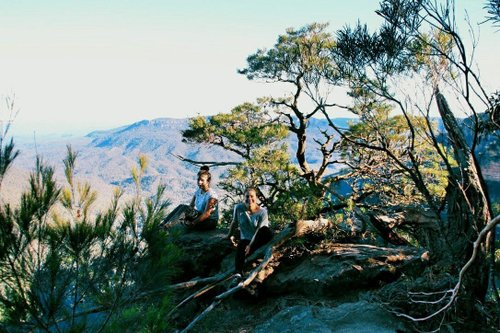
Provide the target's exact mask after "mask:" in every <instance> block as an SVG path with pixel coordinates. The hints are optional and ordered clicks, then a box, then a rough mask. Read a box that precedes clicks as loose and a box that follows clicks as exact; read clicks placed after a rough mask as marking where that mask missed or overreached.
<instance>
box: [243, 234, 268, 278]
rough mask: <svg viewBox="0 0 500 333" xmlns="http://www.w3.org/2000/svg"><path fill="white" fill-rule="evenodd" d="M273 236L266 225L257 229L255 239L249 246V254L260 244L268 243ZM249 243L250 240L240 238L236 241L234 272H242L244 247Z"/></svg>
mask: <svg viewBox="0 0 500 333" xmlns="http://www.w3.org/2000/svg"><path fill="white" fill-rule="evenodd" d="M272 238H273V232H272V231H271V229H269V228H268V227H262V228H259V230H257V235H255V240H254V242H253V243H252V246H251V247H250V253H249V254H248V255H250V254H252V253H254V252H255V250H257V249H258V248H259V247H261V246H262V245H264V244H266V243H268V242H269V241H270V240H271V239H272ZM248 244H250V240H248V239H241V240H240V241H239V242H238V247H237V248H236V257H235V259H234V267H235V270H236V273H242V271H243V266H245V257H246V256H245V249H246V247H247V245H248Z"/></svg>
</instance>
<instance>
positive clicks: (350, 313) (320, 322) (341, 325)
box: [253, 301, 408, 333]
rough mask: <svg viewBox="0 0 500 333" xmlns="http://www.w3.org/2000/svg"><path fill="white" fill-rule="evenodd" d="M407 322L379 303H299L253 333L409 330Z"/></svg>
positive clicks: (381, 332) (376, 332)
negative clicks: (326, 305) (316, 304)
mask: <svg viewBox="0 0 500 333" xmlns="http://www.w3.org/2000/svg"><path fill="white" fill-rule="evenodd" d="M407 331H408V330H407V328H405V326H404V324H403V323H402V322H401V320H399V319H398V318H396V317H395V316H393V315H392V314H390V313H388V312H387V311H385V310H384V309H382V308H381V307H379V306H377V305H376V304H372V303H368V302H366V301H359V302H355V303H344V304H342V305H339V306H337V307H334V308H328V307H320V306H306V305H296V306H292V307H289V308H286V309H283V310H281V311H280V312H278V313H277V314H276V315H274V316H273V317H272V318H271V319H269V320H268V321H266V322H264V323H262V324H260V325H257V326H256V327H255V329H254V330H253V332H254V333H274V332H276V333H278V332H279V333H292V332H316V333H330V332H335V333H352V332H356V333H394V332H407Z"/></svg>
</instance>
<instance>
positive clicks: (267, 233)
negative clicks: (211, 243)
mask: <svg viewBox="0 0 500 333" xmlns="http://www.w3.org/2000/svg"><path fill="white" fill-rule="evenodd" d="M238 227H239V229H240V240H239V242H237V250H236V257H235V262H234V266H235V272H236V273H237V274H238V275H239V276H240V277H241V274H242V272H243V267H244V265H245V258H246V257H247V256H249V255H250V254H252V253H253V252H255V250H257V249H258V248H259V247H261V246H262V245H264V244H266V243H267V242H269V241H270V240H271V239H272V238H273V232H272V231H271V229H270V228H269V219H268V215H267V209H266V208H265V207H261V206H260V205H259V204H258V199H257V189H256V188H254V187H249V188H247V190H246V192H245V202H244V203H239V204H236V205H235V207H234V211H233V220H232V222H231V225H230V227H229V232H228V235H227V238H228V239H230V240H231V242H233V244H236V240H235V237H234V235H233V234H234V232H235V230H236V228H238Z"/></svg>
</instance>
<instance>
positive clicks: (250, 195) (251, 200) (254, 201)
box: [245, 187, 258, 208]
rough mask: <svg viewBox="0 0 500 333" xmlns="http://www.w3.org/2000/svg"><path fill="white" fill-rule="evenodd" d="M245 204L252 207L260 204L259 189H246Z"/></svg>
mask: <svg viewBox="0 0 500 333" xmlns="http://www.w3.org/2000/svg"><path fill="white" fill-rule="evenodd" d="M245 206H247V208H252V207H256V206H258V198H257V189H256V188H255V187H248V188H247V190H246V191H245Z"/></svg>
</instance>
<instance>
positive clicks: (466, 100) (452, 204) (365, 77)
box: [324, 0, 495, 321]
mask: <svg viewBox="0 0 500 333" xmlns="http://www.w3.org/2000/svg"><path fill="white" fill-rule="evenodd" d="M377 13H378V14H379V15H380V16H382V17H383V18H384V20H385V23H384V24H383V26H382V27H381V28H380V29H379V31H377V32H376V33H374V34H370V33H369V32H368V29H367V28H366V26H362V25H358V26H356V27H355V28H350V27H347V28H345V29H343V30H341V31H339V32H338V34H337V37H338V38H337V47H336V48H335V50H334V57H335V59H336V62H337V64H338V65H339V67H340V71H341V72H342V73H343V77H344V78H345V80H346V84H347V85H348V86H349V87H350V88H351V89H352V91H353V93H352V96H353V97H354V99H355V101H356V103H359V105H363V106H365V108H362V110H363V114H365V113H368V114H371V113H372V110H373V109H372V108H370V107H369V104H370V103H371V104H373V103H380V102H382V103H385V104H388V105H390V106H391V107H393V108H394V109H395V111H396V112H398V113H399V114H400V115H401V116H400V117H401V118H400V119H401V120H404V122H405V123H406V124H405V127H406V128H407V130H408V131H407V134H406V135H407V140H406V142H405V145H404V147H397V149H396V150H395V149H394V147H391V146H390V144H388V143H389V142H390V136H389V135H387V134H384V133H381V132H380V131H378V130H377V131H376V134H377V135H378V136H379V139H378V140H377V141H372V142H367V141H366V140H363V137H362V136H360V135H359V133H357V134H356V133H355V134H356V135H355V136H352V134H353V133H352V132H349V133H347V132H344V131H341V130H340V129H337V130H338V132H339V133H340V134H341V135H342V137H343V138H344V139H345V140H347V141H348V142H350V143H351V144H353V145H360V146H361V147H363V149H371V150H373V151H379V152H383V153H384V154H385V155H386V156H387V158H389V159H390V160H391V161H392V163H394V164H395V165H397V166H398V168H400V169H401V170H402V171H403V173H404V174H405V176H406V177H408V178H409V179H411V181H412V182H413V183H414V185H415V188H416V189H417V190H418V192H419V193H420V195H422V197H423V198H424V199H425V207H426V208H427V209H429V210H430V212H431V213H432V214H433V215H434V219H433V222H432V223H431V226H432V230H434V231H431V230H427V232H426V233H427V234H428V235H431V234H434V236H431V237H429V242H428V246H429V248H430V250H431V253H432V255H433V256H434V258H435V260H436V265H437V266H438V267H440V269H441V271H443V272H446V273H448V274H451V275H452V276H453V275H454V273H455V272H456V270H457V268H456V267H457V265H458V267H462V266H465V263H466V262H467V261H468V260H469V258H470V254H471V253H472V252H473V248H474V253H476V255H475V260H474V261H473V263H471V264H470V265H467V269H468V271H467V274H460V277H457V280H455V281H458V285H459V287H458V288H457V289H456V290H459V291H460V293H461V297H460V298H459V299H458V303H459V304H460V306H459V307H458V309H460V310H461V312H462V315H465V316H470V315H471V313H473V312H474V309H475V302H476V301H480V302H481V301H483V300H484V299H485V295H486V290H487V281H488V280H487V276H488V262H487V260H486V257H487V255H488V247H489V246H490V245H491V241H490V239H491V238H489V239H485V238H483V234H484V233H482V231H484V230H489V229H488V228H490V227H491V225H490V222H491V220H492V218H491V206H490V202H489V200H488V193H487V189H486V187H485V183H484V179H483V177H482V175H481V170H480V168H479V165H478V163H477V160H476V157H475V147H476V146H477V143H478V141H479V140H480V139H481V136H482V135H484V132H482V131H480V128H481V121H480V119H481V117H480V116H479V113H480V112H486V113H493V112H494V107H495V106H494V104H493V103H492V102H491V98H489V97H490V96H489V95H488V93H487V92H486V91H485V90H484V89H483V87H482V85H481V82H480V80H479V76H478V74H477V72H476V70H475V68H474V65H473V62H472V58H471V57H470V56H469V52H471V51H468V49H467V48H466V44H465V42H464V40H463V39H462V37H461V35H460V33H459V31H458V28H457V26H456V18H455V11H454V3H453V1H442V2H438V1H426V0H424V1H419V2H414V1H406V0H390V1H389V0H388V1H382V2H381V7H380V10H379V11H378V12H377ZM473 45H475V44H473ZM473 47H474V46H473ZM472 52H473V50H472ZM359 90H361V91H363V92H367V93H363V94H358V93H357V91H359ZM413 92H416V93H415V94H413ZM446 94H454V95H455V96H457V98H459V99H461V105H462V106H463V109H462V110H461V111H464V112H466V114H468V115H469V117H470V119H471V120H472V121H471V124H472V128H470V129H468V130H470V132H471V134H472V135H471V138H472V139H471V142H470V144H468V143H467V142H466V140H465V134H464V130H463V129H462V127H461V126H460V125H459V122H458V120H457V119H456V116H455V115H454V112H452V108H451V107H450V106H449V104H448V103H447V100H446V97H445V95H446ZM366 96H369V98H368V99H365V100H364V99H363V98H364V97H366ZM360 97H362V98H360ZM454 107H459V106H454ZM358 109H359V108H358ZM432 111H437V112H438V114H439V115H440V118H441V121H442V122H443V126H444V128H445V130H446V132H445V133H446V136H447V138H448V142H447V144H448V145H449V149H450V150H451V152H452V154H453V159H451V158H450V156H449V155H448V152H447V150H446V149H445V148H444V145H443V142H442V140H441V138H440V137H439V135H438V133H437V132H436V131H435V129H434V128H433V125H432V123H433V122H432V116H431V115H432ZM324 114H325V116H326V117H328V118H329V117H330V116H329V115H328V113H326V112H325V113H324ZM486 118H489V119H493V118H494V117H486ZM422 119H423V120H425V123H423V122H422ZM330 124H331V126H332V127H334V128H335V125H334V124H333V123H332V122H331V121H330ZM422 125H424V126H423V127H422ZM422 129H424V131H422ZM422 139H423V140H426V141H427V142H428V147H432V149H433V156H434V157H437V156H439V157H440V160H439V166H440V168H442V170H445V171H446V174H447V178H448V185H447V187H446V194H445V197H444V198H445V201H444V202H440V197H439V196H438V197H436V196H435V195H433V192H432V182H429V181H428V178H427V177H426V175H425V165H426V161H425V160H423V159H422V158H421V156H420V152H419V148H418V147H419V145H418V142H420V140H422ZM400 149H402V150H403V151H404V152H405V154H404V156H403V155H401V154H397V150H400ZM452 160H455V161H456V166H455V164H454V163H452ZM490 235H491V233H490ZM464 258H465V259H464ZM455 276H456V274H455ZM436 288H438V287H436ZM449 295H450V297H443V298H442V299H441V301H440V302H438V303H437V304H438V309H443V308H448V307H449V306H451V304H453V302H455V301H457V298H456V297H457V293H456V292H453V293H449ZM448 301H450V302H448ZM424 303H425V305H426V306H428V305H430V304H431V302H428V303H427V302H424ZM434 304H436V303H434ZM416 309H417V307H415V308H413V311H417V310H416ZM439 313H443V311H441V310H436V311H435V312H433V314H432V315H430V316H424V318H421V319H426V320H427V319H429V318H432V317H433V316H434V315H436V314H439ZM412 319H414V320H415V321H419V320H420V319H418V320H417V319H415V318H413V317H412Z"/></svg>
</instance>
